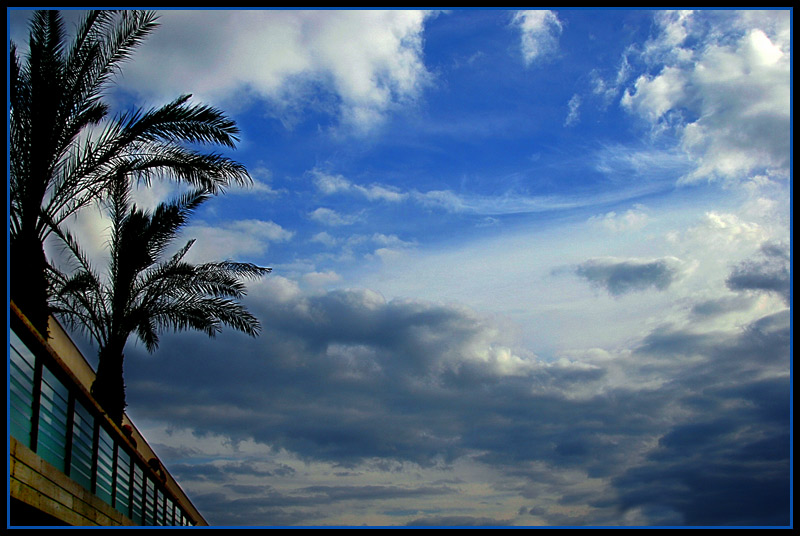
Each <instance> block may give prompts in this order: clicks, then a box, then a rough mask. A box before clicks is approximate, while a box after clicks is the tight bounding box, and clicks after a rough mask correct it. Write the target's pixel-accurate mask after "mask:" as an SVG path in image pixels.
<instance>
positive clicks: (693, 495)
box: [126, 276, 791, 524]
mask: <svg viewBox="0 0 800 536" xmlns="http://www.w3.org/2000/svg"><path fill="white" fill-rule="evenodd" d="M248 307H249V308H250V310H251V311H253V312H254V313H255V314H257V315H258V316H259V318H260V319H261V322H262V324H263V326H264V332H263V334H262V336H261V337H260V338H258V339H248V338H246V337H241V336H238V335H237V334H232V333H224V334H222V335H221V336H220V340H218V341H216V342H215V343H214V344H213V345H209V344H208V342H207V340H206V339H205V338H203V337H202V336H197V335H193V334H185V335H180V336H177V337H174V338H171V339H170V340H165V341H164V343H163V348H162V352H161V353H163V356H161V357H159V356H156V358H150V357H146V356H144V353H143V352H142V353H141V354H140V353H139V352H140V351H139V349H136V348H132V349H129V351H128V352H126V354H128V355H129V356H130V361H129V363H128V369H127V370H128V371H129V372H128V374H129V376H128V385H129V399H130V400H131V407H132V408H135V411H136V417H137V422H139V420H143V421H144V422H152V421H156V422H163V423H165V424H164V426H165V427H168V428H169V429H173V430H175V429H177V430H183V429H189V430H195V431H197V433H200V432H202V434H203V435H214V434H219V435H220V437H223V438H228V439H227V442H228V443H232V444H233V445H240V446H239V447H236V448H231V447H228V450H227V451H226V457H227V458H228V460H229V461H220V462H215V464H214V466H213V467H212V466H208V465H207V464H208V455H207V454H206V453H205V452H203V453H201V454H199V455H197V456H196V459H195V460H193V459H192V458H188V459H187V457H189V456H191V452H190V451H188V450H185V449H184V450H180V449H179V448H178V446H177V445H176V446H175V450H174V451H175V452H181V454H180V455H181V456H183V458H182V460H183V461H182V462H181V463H183V464H184V465H181V466H179V471H180V474H181V475H182V476H185V477H186V479H185V480H182V483H183V484H184V485H185V486H186V487H188V488H189V491H190V493H191V495H192V497H193V499H195V501H196V502H197V503H198V506H200V507H201V508H204V512H206V513H207V515H209V518H210V520H211V521H212V522H224V523H236V524H254V523H256V524H274V523H280V522H286V523H305V524H308V523H319V522H326V523H327V522H330V520H339V521H341V519H342V518H340V517H337V515H339V512H341V510H342V508H341V507H338V508H337V507H335V505H336V504H349V503H348V501H357V502H358V505H359V508H361V509H363V512H364V515H366V514H367V512H369V513H370V515H377V514H376V513H377V512H380V511H383V510H386V509H387V507H386V505H387V504H391V505H392V509H395V510H397V511H396V512H393V513H391V514H388V515H390V516H391V517H380V516H379V517H362V519H370V520H379V521H380V522H383V523H390V524H398V523H419V522H423V523H429V524H432V523H437V522H443V523H448V522H449V521H453V520H456V519H462V520H463V521H464V522H465V523H466V522H469V520H473V521H475V522H476V523H478V524H480V523H483V522H486V521H489V520H498V522H504V520H505V521H507V522H508V523H529V522H530V517H529V514H528V512H535V515H536V516H537V521H538V522H542V523H548V524H554V523H556V524H563V523H569V522H571V523H583V524H625V523H657V522H664V521H665V520H666V521H670V522H675V523H689V524H692V523H709V524H726V523H756V524H759V523H780V522H784V521H785V520H786V519H787V518H788V514H787V513H788V508H789V504H788V499H787V500H786V501H783V502H782V501H781V500H779V499H782V498H785V497H787V495H786V491H785V490H784V484H786V482H787V478H788V474H789V473H788V457H787V452H788V450H787V449H788V447H787V445H788V443H787V441H788V430H789V428H788V411H789V381H788V361H789V344H790V340H791V338H790V324H789V313H788V310H784V311H779V312H777V313H774V314H770V315H766V316H763V317H759V316H757V315H755V316H753V315H752V314H751V316H750V321H748V322H746V323H744V324H741V325H739V326H737V327H733V328H728V329H726V330H724V331H719V330H717V331H713V330H712V331H703V330H702V329H699V328H698V326H697V325H696V324H690V325H689V326H690V327H681V326H676V325H671V324H662V325H658V326H655V327H653V328H650V329H648V330H647V331H646V332H644V333H643V334H642V337H641V338H639V339H638V340H635V341H633V343H632V344H631V346H630V347H629V348H628V349H621V350H615V351H600V350H597V351H593V352H585V353H583V354H581V355H578V354H576V355H575V356H573V357H572V358H566V357H565V358H562V359H558V360H555V361H543V360H540V359H538V358H536V356H534V355H532V354H530V353H528V352H525V351H522V350H519V349H515V348H514V346H513V345H511V344H509V343H508V341H506V340H504V336H503V335H502V334H501V333H502V332H501V331H500V330H499V329H498V327H497V326H496V325H495V324H494V323H493V322H491V321H490V320H489V319H487V318H484V317H482V316H480V315H478V314H476V313H475V312H474V311H471V310H469V309H467V308H464V307H458V306H451V305H442V304H435V303H429V302H423V301H419V300H391V301H387V300H385V299H384V298H383V297H382V296H381V295H379V294H377V293H375V292H372V291H368V290H363V289H350V290H337V291H331V292H323V293H319V292H316V293H313V294H311V293H305V292H303V291H300V290H299V288H298V287H297V285H296V284H294V283H293V282H291V281H289V280H286V279H283V278H280V277H272V276H271V277H270V278H268V279H267V280H265V281H263V282H260V283H259V284H258V285H255V286H254V288H251V292H250V298H249V302H248ZM209 378H214V381H213V382H210V381H209ZM173 433H174V432H173ZM168 437H170V436H165V437H162V438H160V439H159V442H161V443H163V442H165V438H166V439H167V441H168ZM190 444H191V445H192V448H195V449H201V448H205V447H203V444H202V442H200V441H193V442H191V443H190ZM259 446H260V447H259ZM237 449H238V452H239V453H238V454H237ZM198 464H199V466H198ZM278 471H280V474H278ZM334 472H336V473H337V475H339V476H336V479H335V480H331V479H332V478H333V473H334ZM248 473H252V474H251V475H250V476H248ZM267 473H269V474H270V475H272V476H269V477H267V476H262V477H258V475H259V474H261V475H266V474H267ZM348 475H358V476H348ZM444 475H448V478H450V479H451V482H452V483H448V484H445V483H443V482H442V481H441V478H443V476H444ZM477 475H479V476H477ZM265 478H266V479H267V480H264V479H265ZM350 478H352V479H353V480H348V479H350ZM389 479H390V480H389ZM475 479H477V480H475ZM389 481H391V482H392V484H391V485H390V484H388V482H389ZM215 482H217V483H219V484H226V485H228V484H230V485H232V486H233V487H232V486H227V487H224V488H220V487H219V485H217V487H215V488H214V487H210V486H212V484H214V483H215ZM313 482H316V483H313ZM332 482H335V484H333V483H332ZM370 482H371V483H370ZM487 482H488V484H489V485H488V486H487V485H486V483H487ZM365 483H366V484H365ZM412 483H413V484H412ZM479 483H483V484H480V486H479ZM734 484H735V485H734ZM242 486H246V487H242ZM252 486H260V488H255V487H252ZM475 486H478V487H475ZM743 486H744V487H743ZM195 490H198V491H200V490H205V491H204V492H203V493H198V492H197V491H195ZM212 490H216V491H213V492H212ZM476 493H477V494H478V496H480V497H481V498H482V499H481V501H480V504H478V503H476V495H475V494H476ZM762 494H763V496H764V497H769V498H772V499H774V500H772V501H770V504H768V505H767V504H766V501H761V500H760V499H759V500H753V501H751V502H749V503H743V502H742V501H743V500H744V498H745V497H746V496H753V495H756V496H758V497H761V496H762ZM432 496H446V497H447V501H444V502H438V501H437V502H436V505H437V506H436V510H428V509H429V508H431V500H430V498H431V497H432ZM382 504H383V506H381V505H382ZM698 504H703V505H705V506H706V507H705V508H703V509H698V508H697V507H696V505H698ZM446 505H452V508H450V507H448V506H446ZM205 508H208V510H207V511H206V510H205ZM459 508H465V509H468V510H459ZM464 511H469V512H470V514H469V519H467V518H459V517H457V516H462V515H464V513H463V512H464ZM518 512H523V514H518ZM531 515H532V514H531ZM448 520H449V521H448Z"/></svg>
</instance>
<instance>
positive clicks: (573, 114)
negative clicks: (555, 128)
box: [564, 94, 581, 127]
mask: <svg viewBox="0 0 800 536" xmlns="http://www.w3.org/2000/svg"><path fill="white" fill-rule="evenodd" d="M567 106H568V107H569V113H567V118H566V119H565V120H564V126H568V127H569V126H572V125H574V124H575V123H577V122H578V119H579V117H580V113H579V112H578V110H579V108H580V107H581V98H580V96H579V95H577V94H575V95H573V96H572V98H571V99H569V103H568V104H567Z"/></svg>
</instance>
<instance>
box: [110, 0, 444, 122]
mask: <svg viewBox="0 0 800 536" xmlns="http://www.w3.org/2000/svg"><path fill="white" fill-rule="evenodd" d="M160 15H161V19H160V20H161V28H160V29H159V31H158V32H155V34H154V35H153V36H151V37H150V38H149V39H148V40H147V41H146V42H145V44H144V45H143V46H142V47H141V50H139V51H138V52H137V54H136V61H135V62H132V63H131V64H130V65H129V66H126V69H125V85H126V86H127V87H128V88H133V89H135V90H138V91H140V92H142V93H143V94H145V95H151V96H154V97H155V98H160V99H166V98H169V97H171V96H174V95H175V94H176V93H184V92H187V91H188V92H192V93H194V94H195V95H196V96H197V97H198V98H200V99H201V100H211V101H214V102H220V101H223V104H224V105H225V106H226V107H228V108H230V106H231V105H233V104H235V103H236V102H237V101H239V102H240V101H241V100H242V96H243V95H250V96H251V97H257V98H261V99H267V100H269V101H270V102H271V103H272V105H273V106H275V110H276V112H277V113H280V114H283V116H284V117H283V118H284V119H287V120H291V118H290V117H289V116H291V115H292V114H297V113H301V112H302V111H303V109H304V107H305V106H306V105H307V102H305V101H304V100H303V98H304V97H305V96H307V94H308V92H309V91H312V90H314V91H317V90H319V89H322V90H323V92H324V95H326V96H323V98H322V101H324V102H327V103H328V104H324V105H323V107H327V111H328V112H330V113H333V114H335V115H336V116H338V118H339V119H340V121H341V122H342V123H343V124H345V125H347V126H349V127H353V128H354V129H356V130H359V131H364V130H368V129H370V128H371V127H373V126H374V125H375V124H376V123H379V122H380V121H381V120H382V119H383V118H384V116H385V115H386V114H387V113H390V112H391V111H392V110H393V109H395V108H396V107H397V106H399V105H403V104H406V103H408V102H410V101H413V99H415V98H416V97H417V96H418V94H419V92H420V90H421V88H422V87H423V86H424V85H425V84H426V82H427V80H428V79H429V74H428V72H427V70H426V69H425V65H424V63H423V60H422V32H423V26H424V21H425V18H426V13H424V12H421V11H409V10H403V11H400V10H392V11H378V10H375V11H356V10H342V11H335V10H322V11H271V10H262V11H222V10H215V11H164V12H162V13H160ZM187 84H188V85H187ZM314 100H319V99H314Z"/></svg>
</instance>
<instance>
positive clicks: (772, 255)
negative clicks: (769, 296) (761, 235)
mask: <svg viewBox="0 0 800 536" xmlns="http://www.w3.org/2000/svg"><path fill="white" fill-rule="evenodd" d="M760 253H761V254H760V256H759V257H758V258H756V259H750V260H747V261H744V262H742V263H740V264H738V265H736V266H735V267H734V268H733V271H732V272H731V275H730V276H729V277H728V279H727V280H726V281H725V283H726V284H727V286H728V288H729V289H731V290H734V291H742V290H753V291H763V292H774V293H776V294H778V295H779V296H780V297H781V298H783V300H784V302H786V303H787V304H789V302H790V300H791V286H792V281H791V274H790V272H789V262H790V259H789V249H788V247H786V246H785V245H782V244H774V243H766V244H764V245H762V246H761V252H760Z"/></svg>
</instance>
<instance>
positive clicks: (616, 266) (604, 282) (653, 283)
mask: <svg viewBox="0 0 800 536" xmlns="http://www.w3.org/2000/svg"><path fill="white" fill-rule="evenodd" d="M680 265H681V262H680V260H678V259H676V258H674V257H668V258H664V259H656V260H640V259H632V260H617V259H592V260H588V261H586V262H584V263H582V264H580V265H578V266H577V268H576V269H575V273H576V274H578V275H579V276H581V277H583V278H584V279H586V280H587V281H589V282H590V283H592V284H594V285H598V286H600V287H603V288H605V289H606V290H607V291H608V292H609V293H610V294H611V295H612V296H621V295H623V294H627V293H629V292H636V291H643V290H647V289H649V288H655V289H657V290H666V289H667V288H669V286H670V285H671V284H672V283H673V282H674V281H675V280H676V279H677V278H678V276H679V274H680Z"/></svg>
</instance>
